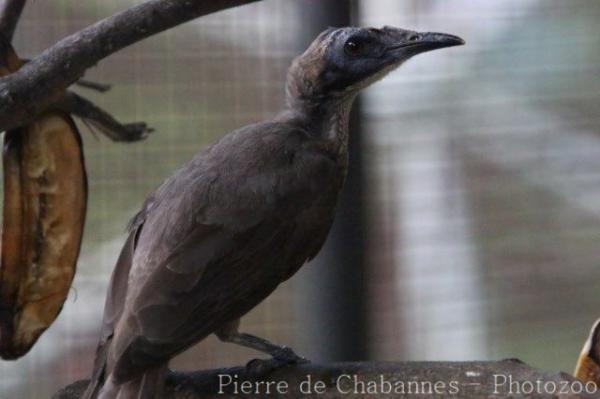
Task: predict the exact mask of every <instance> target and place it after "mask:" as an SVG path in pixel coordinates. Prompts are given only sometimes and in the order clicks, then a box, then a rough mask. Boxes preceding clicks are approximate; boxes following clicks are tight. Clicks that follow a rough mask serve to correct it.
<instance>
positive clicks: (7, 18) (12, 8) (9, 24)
mask: <svg viewBox="0 0 600 399" xmlns="http://www.w3.org/2000/svg"><path fill="white" fill-rule="evenodd" d="M25 2H26V0H3V1H2V10H1V11H0V36H2V39H3V40H5V41H6V43H10V42H12V38H13V35H14V33H15V29H16V28H17V23H18V22H19V18H21V13H22V12H23V8H24V7H25Z"/></svg>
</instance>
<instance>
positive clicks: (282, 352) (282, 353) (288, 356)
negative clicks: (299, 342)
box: [273, 346, 310, 364]
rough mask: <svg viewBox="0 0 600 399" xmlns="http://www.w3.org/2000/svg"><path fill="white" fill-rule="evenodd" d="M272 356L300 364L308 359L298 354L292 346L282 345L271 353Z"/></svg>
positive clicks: (285, 361)
mask: <svg viewBox="0 0 600 399" xmlns="http://www.w3.org/2000/svg"><path fill="white" fill-rule="evenodd" d="M273 358H274V359H276V360H279V361H282V362H284V363H287V364H302V363H309V362H310V361H309V360H308V359H306V358H303V357H302V356H298V355H297V354H296V353H295V352H294V351H293V350H292V348H289V347H287V346H282V347H281V348H280V349H279V350H277V351H276V352H275V353H273Z"/></svg>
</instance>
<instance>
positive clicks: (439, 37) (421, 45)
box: [387, 28, 465, 57]
mask: <svg viewBox="0 0 600 399" xmlns="http://www.w3.org/2000/svg"><path fill="white" fill-rule="evenodd" d="M387 29H388V33H391V34H392V36H395V37H394V39H395V40H394V42H393V43H390V45H389V46H388V51H389V52H390V53H395V54H396V55H399V56H402V55H406V56H409V57H410V56H413V55H416V54H420V53H424V52H426V51H431V50H437V49H440V48H444V47H452V46H461V45H463V44H465V41H464V40H463V39H461V38H460V37H458V36H455V35H450V34H447V33H438V32H412V31H405V30H402V29H397V30H396V32H393V31H392V29H393V28H387Z"/></svg>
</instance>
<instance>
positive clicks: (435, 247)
mask: <svg viewBox="0 0 600 399" xmlns="http://www.w3.org/2000/svg"><path fill="white" fill-rule="evenodd" d="M315 2H316V0H305V1H304V0H303V1H294V2H291V1H287V0H266V1H265V2H262V3H259V4H256V5H251V6H245V7H241V8H239V9H235V10H230V11H227V12H223V13H220V14H217V15H213V16H208V17H205V18H202V19H200V20H198V21H194V22H192V23H189V24H187V25H184V26H181V27H178V28H176V29H174V30H172V31H170V32H167V33H164V34H161V35H159V36H156V37H154V38H151V39H149V40H146V41H144V42H142V43H139V44H136V45H134V46H132V47H130V48H127V49H125V50H123V51H121V52H119V53H117V54H115V55H114V56H112V57H110V58H108V59H107V60H105V61H103V62H102V63H100V65H98V67H97V68H95V69H93V70H91V71H90V73H89V75H88V77H89V78H90V79H93V80H98V81H102V82H110V83H111V84H112V85H113V89H112V90H111V91H110V92H109V93H106V94H96V93H89V92H85V95H87V96H89V97H91V98H93V99H94V101H96V102H97V103H99V104H100V105H102V106H103V107H104V108H106V109H108V110H110V111H111V112H113V113H114V115H115V116H117V117H118V118H119V119H121V120H123V121H133V120H144V121H146V122H148V123H149V124H150V125H151V126H153V127H154V128H155V129H156V132H155V133H154V134H152V135H151V136H150V138H148V139H147V140H146V141H145V142H143V143H136V144H128V145H123V144H115V143H111V142H108V141H107V140H106V139H104V138H102V137H100V138H94V136H92V135H91V134H89V132H88V131H87V130H86V128H85V127H84V126H81V129H82V132H83V135H84V139H85V152H86V159H87V166H88V173H89V178H90V200H91V202H90V205H89V216H88V221H87V225H86V231H85V237H84V247H83V251H82V255H81V259H80V262H79V269H78V274H77V278H76V281H75V283H74V288H73V293H72V295H71V298H70V299H69V300H68V302H67V304H66V306H65V308H64V310H63V312H62V314H61V315H60V317H59V319H58V321H57V323H56V324H55V325H54V326H53V327H52V328H51V329H50V330H49V331H48V332H47V333H46V334H45V335H44V336H43V337H42V339H41V340H40V342H39V343H38V345H37V346H36V347H35V348H34V349H33V350H32V352H31V353H30V354H29V355H28V356H27V357H25V358H24V359H22V360H19V361H17V362H2V363H0V373H1V374H2V378H1V379H0V397H1V398H19V399H20V398H23V399H27V398H41V397H49V396H50V395H51V394H52V392H54V391H55V390H56V389H57V388H58V387H60V386H62V385H65V384H66V383H68V382H71V381H73V380H76V379H79V378H83V377H85V376H86V375H87V374H88V373H89V372H90V369H91V363H92V356H93V351H94V345H95V343H96V339H97V334H98V328H99V324H100V318H101V311H102V306H103V301H104V294H105V290H106V285H107V282H108V277H109V273H110V271H111V270H112V267H113V265H114V262H115V260H116V257H117V254H118V251H119V250H120V246H121V245H122V243H123V241H124V238H125V236H124V228H125V225H126V223H127V221H128V219H129V218H130V217H131V216H132V215H133V214H134V213H135V211H136V210H137V208H139V206H140V205H141V203H142V201H143V199H144V198H145V196H146V195H147V194H148V193H149V192H150V191H151V190H152V189H153V188H155V187H156V186H157V185H158V184H160V183H161V182H162V180H163V179H164V178H166V177H167V176H169V175H170V174H171V173H173V171H174V170H176V169H177V168H178V167H179V166H181V165H182V164H183V163H184V162H186V161H187V160H188V159H189V158H191V156H192V155H193V154H194V153H196V152H197V151H199V150H200V149H201V148H202V147H203V146H205V145H206V144H208V143H210V142H211V141H213V140H214V139H216V138H217V137H220V136H221V135H223V134H225V133H226V132H228V131H230V130H232V129H234V128H236V127H238V126H241V125H244V124H247V123H250V122H255V121H259V120H263V119H266V118H269V117H271V116H273V115H275V114H276V113H277V112H278V111H279V109H280V108H281V107H282V104H283V95H284V92H283V81H284V78H285V71H286V69H287V67H288V65H289V62H290V60H291V59H292V57H294V56H295V55H297V54H298V53H299V51H300V50H301V49H302V48H303V46H305V45H306V44H307V41H306V39H305V38H304V37H303V35H302V32H304V31H305V28H306V25H308V24H311V23H314V22H313V21H311V19H310V18H308V16H307V14H306V12H305V8H306V7H314V6H315ZM129 5H131V2H128V1H124V0H119V1H116V0H113V1H102V2H83V3H82V2H75V1H73V0H62V1H55V2H32V3H31V4H29V5H28V8H27V9H26V13H25V15H24V17H23V19H22V21H21V25H20V26H19V30H18V32H17V36H16V42H15V46H16V48H17V50H18V51H19V53H20V54H21V55H22V56H24V57H33V56H35V55H36V54H37V53H39V52H40V51H41V50H43V49H44V48H46V47H48V46H49V45H51V44H52V43H53V42H55V41H56V40H58V39H60V38H61V37H64V36H66V35H67V34H69V33H72V32H74V31H76V30H78V29H80V28H82V27H84V26H87V25H89V24H90V23H93V22H95V21H97V20H99V19H101V18H103V17H104V16H108V15H110V14H111V13H114V12H116V11H118V10H120V9H123V8H125V7H127V6H129ZM353 7H354V8H353V11H354V12H353V18H354V21H353V22H354V23H356V24H360V25H365V26H366V25H374V26H381V25H386V24H387V25H393V26H400V27H407V28H414V29H417V30H438V31H443V32H450V33H455V34H458V35H460V36H462V37H464V38H465V39H466V40H467V46H465V47H461V48H457V49H452V50H448V51H443V52H442V51H440V52H436V53H435V54H433V53H432V54H427V55H423V56H421V57H418V58H416V59H415V60H412V61H410V62H409V63H407V65H405V66H403V67H402V68H401V70H400V71H398V72H395V73H393V74H392V75H390V76H389V77H387V78H386V79H385V80H383V81H382V82H379V83H378V84H376V85H375V86H373V87H372V88H370V89H368V91H367V92H366V93H365V94H364V96H363V98H362V112H361V115H360V116H361V118H362V120H363V129H362V136H363V138H364V144H363V145H362V148H361V151H362V153H363V155H364V157H365V165H364V167H365V173H366V176H367V192H366V195H365V198H363V199H362V200H364V201H366V205H367V218H366V220H367V223H366V226H364V228H365V229H366V230H365V231H366V232H367V234H366V238H367V243H368V247H367V248H368V251H367V255H366V259H367V266H368V267H367V269H366V270H367V272H366V274H365V276H364V279H365V280H366V287H367V291H366V293H356V295H360V296H362V297H364V298H365V300H366V303H367V305H366V306H367V314H368V317H369V323H368V328H367V331H368V334H369V335H368V348H367V349H368V356H369V357H370V358H371V359H387V360H392V359H394V360H405V359H411V360H442V359H443V360H461V359H468V360H474V359H480V360H484V359H497V358H504V357H519V358H521V359H523V360H525V361H527V362H529V363H532V364H533V365H535V366H539V367H544V368H549V369H563V370H566V371H570V370H571V369H572V367H573V365H574V363H575V358H576V355H577V353H578V351H579V347H580V345H581V343H582V341H583V339H584V336H585V334H586V333H587V329H588V328H589V326H590V325H591V323H592V322H593V320H594V319H595V318H596V317H597V316H599V315H600V313H599V312H598V310H597V309H598V300H597V295H596V292H598V288H600V287H599V285H600V268H599V267H598V262H599V260H598V259H600V249H599V248H600V246H599V245H598V239H599V238H600V218H599V215H600V205H599V204H600V198H598V196H599V193H600V192H599V191H598V187H600V185H599V184H598V180H599V179H600V174H599V173H600V172H599V171H600V168H598V167H597V166H599V165H597V164H598V163H599V161H598V159H600V144H599V143H600V142H599V141H598V138H599V137H600V136H599V132H600V119H599V118H598V115H600V113H599V111H600V94H598V93H600V90H599V88H600V87H599V86H600V81H599V80H598V78H597V77H598V68H599V67H598V65H600V64H599V61H600V51H599V49H600V46H599V45H598V44H599V43H598V41H599V40H600V35H599V34H598V33H599V32H598V29H599V28H598V24H597V23H596V21H597V19H598V17H599V16H600V4H596V3H594V2H587V1H583V0H581V1H580V0H575V1H567V0H544V1H535V0H527V1H522V0H507V1H503V2H489V1H485V0H479V1H477V0H464V1H463V0H460V1H453V2H447V1H441V0H439V1H438V0H429V1H422V0H418V1H417V0H403V1H391V0H374V1H356V2H353ZM325 27H326V26H325V24H324V25H323V26H319V27H314V28H315V29H317V30H320V29H321V28H323V29H324V28H325ZM78 90H80V91H82V90H84V89H78ZM357 200H360V199H357ZM334 261H335V258H330V257H327V258H326V259H321V260H317V262H314V263H313V264H309V265H307V266H306V267H305V268H306V270H303V271H301V272H300V273H299V275H298V276H297V278H294V279H292V280H291V281H290V282H288V283H286V284H284V286H282V287H281V288H280V289H278V291H276V293H275V294H274V295H273V296H272V297H271V298H269V299H268V300H267V301H266V302H265V303H263V304H262V305H260V306H259V307H258V308H257V309H256V310H254V311H253V312H252V313H251V314H250V315H248V317H246V318H245V319H244V320H243V324H242V325H243V328H244V330H248V331H250V332H252V333H256V334H258V335H263V336H265V337H267V338H270V339H272V340H273V341H275V342H281V343H285V344H287V345H290V346H293V347H295V349H297V351H298V352H299V353H300V354H303V355H307V356H308V357H312V358H315V359H317V360H318V359H319V358H327V356H325V355H323V353H324V352H325V350H324V349H325V348H326V346H327V345H328V343H327V336H328V331H325V330H323V329H318V328H317V329H314V328H312V327H310V326H308V325H307V323H308V322H311V321H314V319H313V318H310V317H308V316H307V314H311V313H314V314H318V313H319V312H321V311H322V309H320V308H318V307H316V306H317V305H315V304H318V301H314V300H313V299H314V298H312V296H314V295H318V292H317V293H316V292H315V290H311V289H310V286H311V285H313V284H314V282H315V279H318V278H319V269H320V268H326V267H327V266H328V262H334ZM325 288H327V287H325ZM332 289H333V288H332ZM325 317H327V316H325ZM309 331H310V334H309ZM308 335H309V336H308ZM307 336H308V337H307ZM320 338H322V339H320ZM255 356H257V354H256V353H254V352H251V351H247V350H242V349H239V348H237V347H235V346H232V345H226V344H222V343H219V342H218V341H217V340H216V339H213V338H210V339H207V340H206V341H205V342H203V343H201V344H199V345H198V346H197V347H195V348H193V349H192V350H190V351H188V352H186V353H184V354H182V355H181V356H180V357H178V358H177V359H176V360H175V361H174V362H173V364H172V366H173V367H174V368H183V369H197V368H204V367H215V366H227V365H233V364H241V363H244V362H246V361H247V360H249V359H250V358H252V357H255ZM338 358H339V359H338V360H344V356H342V355H339V356H338Z"/></svg>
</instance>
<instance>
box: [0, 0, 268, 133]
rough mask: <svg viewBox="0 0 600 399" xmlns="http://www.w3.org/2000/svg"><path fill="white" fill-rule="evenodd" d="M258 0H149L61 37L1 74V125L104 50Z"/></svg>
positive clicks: (28, 111)
mask: <svg viewBox="0 0 600 399" xmlns="http://www.w3.org/2000/svg"><path fill="white" fill-rule="evenodd" d="M256 1H260V0H219V1H215V0H149V1H146V2H145V3H142V4H140V5H137V6H134V7H132V8H130V9H128V10H125V11H123V12H120V13H118V14H115V15H113V16H111V17H108V18H106V19H104V20H102V21H99V22H97V23H95V24H94V25H91V26H89V27H87V28H85V29H83V30H81V31H79V32H77V33H75V34H73V35H71V36H68V37H66V38H65V39H63V40H61V41H60V42H58V43H57V44H55V45H54V46H52V47H51V48H49V49H47V50H45V51H44V52H43V53H42V54H40V55H39V56H38V57H36V58H35V59H33V60H31V61H30V62H28V63H27V64H26V65H24V66H23V67H22V68H21V69H20V70H19V71H18V72H16V73H14V74H11V75H9V76H6V77H4V78H2V79H0V130H6V129H9V128H12V127H15V126H18V125H21V124H23V123H25V122H27V121H28V120H30V119H31V118H33V117H34V116H35V115H37V114H39V113H40V112H41V111H43V110H44V109H46V108H47V107H48V106H50V105H51V104H52V103H53V102H55V101H58V100H59V99H60V98H61V96H63V95H64V91H65V90H66V88H67V87H68V86H69V85H71V84H72V83H74V82H75V81H76V80H78V79H79V78H81V76H83V74H84V72H85V70H86V69H88V68H89V67H91V66H93V65H95V64H96V63H97V62H98V61H100V60H101V59H103V58H105V57H107V56H108V55H110V54H112V53H114V52H116V51H118V50H120V49H122V48H124V47H126V46H129V45H131V44H133V43H136V42H138V41H140V40H142V39H145V38H147V37H149V36H151V35H154V34H156V33H159V32H162V31H164V30H166V29H169V28H172V27H174V26H177V25H179V24H182V23H184V22H187V21H190V20H192V19H195V18H197V17H200V16H203V15H206V14H210V13H214V12H217V11H220V10H224V9H227V8H231V7H235V6H240V5H242V4H247V3H252V2H256Z"/></svg>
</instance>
